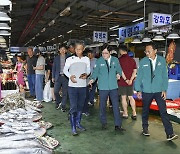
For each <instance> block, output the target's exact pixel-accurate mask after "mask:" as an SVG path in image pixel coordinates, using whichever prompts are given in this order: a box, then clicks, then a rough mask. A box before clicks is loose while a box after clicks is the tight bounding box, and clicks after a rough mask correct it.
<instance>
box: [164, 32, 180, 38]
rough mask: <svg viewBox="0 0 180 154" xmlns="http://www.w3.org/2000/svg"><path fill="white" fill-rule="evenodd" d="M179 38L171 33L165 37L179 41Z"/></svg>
mask: <svg viewBox="0 0 180 154" xmlns="http://www.w3.org/2000/svg"><path fill="white" fill-rule="evenodd" d="M179 38H180V36H179V35H178V34H177V33H171V34H169V35H168V36H167V39H179Z"/></svg>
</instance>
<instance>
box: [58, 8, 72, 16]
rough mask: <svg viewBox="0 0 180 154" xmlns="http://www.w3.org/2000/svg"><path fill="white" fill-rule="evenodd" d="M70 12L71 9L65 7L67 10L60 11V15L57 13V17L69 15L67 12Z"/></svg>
mask: <svg viewBox="0 0 180 154" xmlns="http://www.w3.org/2000/svg"><path fill="white" fill-rule="evenodd" d="M70 10H71V8H70V7H67V8H65V9H64V10H63V11H61V12H60V13H59V15H60V16H61V17H62V16H65V15H68V14H69V12H70Z"/></svg>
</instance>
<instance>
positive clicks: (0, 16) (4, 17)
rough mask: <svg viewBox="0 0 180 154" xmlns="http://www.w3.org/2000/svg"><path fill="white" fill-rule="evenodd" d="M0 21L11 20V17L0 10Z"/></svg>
mask: <svg viewBox="0 0 180 154" xmlns="http://www.w3.org/2000/svg"><path fill="white" fill-rule="evenodd" d="M0 21H11V18H10V17H9V16H8V15H7V13H5V12H0Z"/></svg>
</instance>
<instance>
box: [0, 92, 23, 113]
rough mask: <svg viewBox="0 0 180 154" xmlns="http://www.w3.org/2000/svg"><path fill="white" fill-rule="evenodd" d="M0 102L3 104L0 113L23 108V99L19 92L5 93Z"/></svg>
mask: <svg viewBox="0 0 180 154" xmlns="http://www.w3.org/2000/svg"><path fill="white" fill-rule="evenodd" d="M1 104H4V106H3V107H2V108H1V110H0V113H3V112H7V111H9V110H13V109H17V108H25V100H24V98H23V97H21V95H20V94H19V93H14V94H10V95H7V96H6V97H5V98H4V99H3V100H2V101H1Z"/></svg>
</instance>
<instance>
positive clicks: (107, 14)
mask: <svg viewBox="0 0 180 154" xmlns="http://www.w3.org/2000/svg"><path fill="white" fill-rule="evenodd" d="M111 14H112V12H109V13H106V14H105V15H102V16H101V17H100V18H104V17H107V16H109V15H111Z"/></svg>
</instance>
